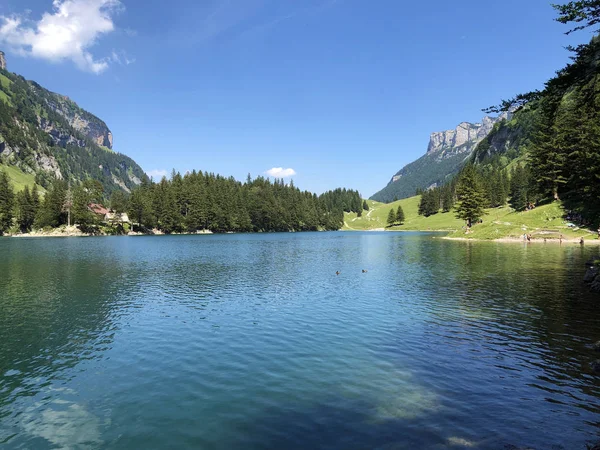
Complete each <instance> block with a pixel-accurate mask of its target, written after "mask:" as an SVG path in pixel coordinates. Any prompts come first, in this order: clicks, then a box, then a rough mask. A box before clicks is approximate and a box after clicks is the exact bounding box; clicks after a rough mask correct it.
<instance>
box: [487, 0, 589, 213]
mask: <svg viewBox="0 0 600 450" xmlns="http://www.w3.org/2000/svg"><path fill="white" fill-rule="evenodd" d="M554 8H555V9H556V10H557V12H558V18H557V19H556V20H557V21H558V22H561V23H563V24H567V25H571V26H572V27H573V28H571V29H570V30H569V31H567V33H566V34H570V33H572V32H575V31H578V30H582V29H585V28H588V27H595V26H596V25H597V24H599V23H600V2H598V1H597V0H578V1H571V2H568V3H566V4H564V5H554ZM598 31H599V30H598V29H596V30H595V33H596V35H595V36H594V37H593V38H592V40H591V41H590V42H589V43H587V44H582V45H578V46H569V47H567V48H568V49H569V50H570V51H571V53H572V56H571V62H570V63H569V64H568V65H567V66H566V67H564V68H563V69H561V70H559V71H557V73H556V75H555V76H554V77H553V78H551V79H550V80H549V81H548V82H546V84H545V86H544V89H543V90H541V91H533V92H529V93H526V94H519V95H517V96H516V97H514V98H512V99H510V100H504V101H503V102H502V103H501V104H500V105H498V106H493V107H490V108H488V109H487V110H486V111H487V112H495V111H496V112H499V111H506V110H509V109H515V108H516V109H517V113H516V114H515V118H516V119H518V120H522V121H523V122H525V121H531V126H530V128H529V134H530V143H529V144H528V146H527V147H528V148H527V168H526V169H525V170H526V171H527V172H528V175H529V177H530V178H531V183H530V185H529V187H528V190H529V192H528V193H527V194H528V195H531V196H537V197H538V198H540V199H543V200H549V201H551V200H558V199H560V200H562V201H563V202H565V204H566V205H567V207H568V208H569V209H575V210H579V211H580V212H582V213H583V214H584V215H585V216H586V217H588V218H589V219H596V220H597V219H599V218H600V73H599V72H598V63H599V62H600V37H599V36H598V34H597V33H598ZM523 195H525V194H521V196H523Z"/></svg>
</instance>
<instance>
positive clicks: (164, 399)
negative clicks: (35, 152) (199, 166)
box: [0, 233, 600, 449]
mask: <svg viewBox="0 0 600 450" xmlns="http://www.w3.org/2000/svg"><path fill="white" fill-rule="evenodd" d="M597 253H598V249H592V248H583V249H582V248H580V247H579V246H573V247H565V246H563V247H559V246H558V245H552V244H548V245H544V244H537V245H530V246H527V245H525V244H520V243H519V244H514V245H512V244H495V243H467V242H450V241H446V240H442V239H437V238H435V235H428V234H421V233H298V234H268V235H267V234H260V235H258V234H257V235H223V236H216V235H215V236H159V237H108V238H68V239H61V238H58V239H8V238H7V239H1V240H0V444H4V445H3V447H5V448H11V449H12V448H27V449H30V448H32V449H36V448H41V449H44V448H115V449H126V448H127V449H141V448H203V449H221V448H222V449H238V448H239V449H253V448H257V449H263V448H264V449H270V448H273V449H294V448H298V449H300V448H326V449H329V448H344V449H365V448H381V449H404V448H406V449H414V448H426V449H463V448H478V449H496V448H497V449H505V448H507V446H509V445H515V446H530V447H532V448H537V449H548V448H564V449H578V448H581V449H583V448H585V443H586V442H591V441H594V440H600V377H599V376H598V375H594V374H593V373H592V372H591V370H590V368H589V363H590V361H592V360H593V359H597V358H600V356H599V355H600V354H597V353H594V352H593V351H592V350H591V349H590V347H589V345H590V344H592V343H593V342H595V341H597V340H600V297H598V296H596V297H594V296H592V295H591V294H588V293H587V291H586V290H585V287H584V286H583V285H582V282H581V280H582V277H583V272H584V270H585V267H584V262H585V261H586V260H587V259H588V258H589V257H590V256H591V255H592V254H597ZM362 269H366V270H368V272H367V273H362ZM338 270H339V271H340V272H341V274H340V275H339V276H336V275H335V272H336V271H338ZM553 446H554V447H553Z"/></svg>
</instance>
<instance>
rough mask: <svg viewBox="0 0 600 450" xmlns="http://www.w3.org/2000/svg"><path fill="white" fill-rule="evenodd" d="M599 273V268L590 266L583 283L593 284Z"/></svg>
mask: <svg viewBox="0 0 600 450" xmlns="http://www.w3.org/2000/svg"><path fill="white" fill-rule="evenodd" d="M598 272H599V270H598V267H597V266H588V268H587V270H586V271H585V275H584V276H583V281H584V282H586V283H591V282H593V281H594V280H595V279H596V277H597V276H598Z"/></svg>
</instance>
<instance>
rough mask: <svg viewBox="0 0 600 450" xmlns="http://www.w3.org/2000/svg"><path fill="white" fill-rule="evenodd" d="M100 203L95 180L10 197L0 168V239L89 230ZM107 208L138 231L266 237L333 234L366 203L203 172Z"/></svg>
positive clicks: (115, 196)
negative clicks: (49, 230) (70, 227)
mask: <svg viewBox="0 0 600 450" xmlns="http://www.w3.org/2000/svg"><path fill="white" fill-rule="evenodd" d="M104 201H105V192H104V189H103V186H102V183H100V182H99V181H97V180H91V179H88V180H86V181H84V182H83V183H77V184H75V183H74V184H73V186H71V184H70V183H67V182H65V181H64V180H58V179H56V180H54V181H53V182H52V183H51V184H50V185H49V186H48V188H47V190H46V192H45V194H44V195H43V196H42V195H40V191H39V190H38V187H37V186H34V187H33V188H32V189H29V187H25V189H23V190H22V191H20V192H18V193H16V194H15V192H14V190H13V188H12V187H11V185H10V183H9V179H8V176H7V175H6V173H4V172H2V171H1V170H0V234H2V233H6V232H8V231H10V230H11V228H12V227H13V226H16V227H18V229H19V230H20V231H21V232H27V231H30V230H31V229H39V228H46V227H58V226H61V225H65V224H68V223H71V224H77V225H79V226H80V227H93V226H96V225H98V224H99V222H100V221H101V219H100V218H99V217H98V216H97V215H96V214H95V213H94V212H93V211H92V209H91V208H90V205H92V204H94V203H98V204H101V203H103V202H104ZM108 206H109V207H110V209H112V210H113V211H114V212H115V213H119V214H120V213H128V215H129V217H130V219H131V221H132V222H133V223H134V224H135V225H136V226H137V227H138V228H139V229H141V230H142V231H143V230H151V229H158V230H160V231H161V232H164V233H180V232H192V233H193V232H196V231H199V230H210V231H212V232H218V233H224V232H269V231H316V230H338V229H340V228H341V227H342V226H343V223H344V212H355V213H357V214H362V212H363V211H364V210H365V209H368V205H367V204H366V202H364V201H363V200H362V199H361V196H360V194H359V193H358V191H355V190H349V189H335V190H332V191H328V192H325V193H324V194H322V195H320V196H318V195H316V194H313V193H311V192H308V191H301V190H300V189H298V188H297V187H295V186H294V183H293V181H291V182H290V183H289V184H286V183H285V182H284V180H283V179H276V180H274V181H271V180H270V179H268V178H264V177H258V178H255V179H252V178H251V177H250V176H248V178H247V180H246V182H245V183H241V182H239V181H237V180H235V179H234V178H232V177H229V178H225V177H223V176H220V175H215V174H212V173H207V172H204V173H203V172H196V171H194V172H191V173H186V174H185V175H183V176H182V175H181V174H180V173H176V172H173V174H172V176H171V179H170V180H168V179H167V178H163V179H162V180H160V181H159V182H154V181H152V180H143V181H142V183H141V185H140V186H139V187H138V188H136V189H134V190H133V192H132V193H131V194H126V193H125V192H123V191H113V192H112V195H111V196H110V200H109V202H108Z"/></svg>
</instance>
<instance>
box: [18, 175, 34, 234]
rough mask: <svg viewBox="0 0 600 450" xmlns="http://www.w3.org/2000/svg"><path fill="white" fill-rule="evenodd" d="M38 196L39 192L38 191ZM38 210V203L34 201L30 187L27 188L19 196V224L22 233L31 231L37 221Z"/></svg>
mask: <svg viewBox="0 0 600 450" xmlns="http://www.w3.org/2000/svg"><path fill="white" fill-rule="evenodd" d="M36 195H37V190H36ZM36 210H37V202H36V201H34V198H33V196H32V194H31V193H30V191H29V187H28V186H25V188H24V189H23V190H22V191H21V192H19V193H18V194H17V214H16V217H17V224H18V225H19V229H20V230H21V232H23V233H26V232H28V231H30V230H31V227H32V226H33V222H34V220H35V214H36Z"/></svg>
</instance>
